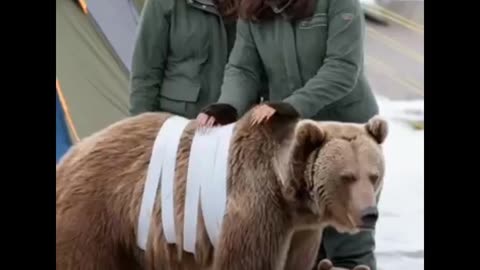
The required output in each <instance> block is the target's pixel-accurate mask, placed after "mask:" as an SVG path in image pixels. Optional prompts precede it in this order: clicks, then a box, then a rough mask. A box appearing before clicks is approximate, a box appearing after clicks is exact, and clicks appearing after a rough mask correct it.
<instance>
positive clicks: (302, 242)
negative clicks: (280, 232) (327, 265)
mask: <svg viewBox="0 0 480 270" xmlns="http://www.w3.org/2000/svg"><path fill="white" fill-rule="evenodd" d="M321 240H322V230H303V231H298V232H295V233H294V234H293V236H292V240H291V242H290V249H289V251H288V256H287V262H286V264H285V270H297V269H305V270H309V269H313V267H314V266H315V263H316V259H317V254H318V250H319V248H320V243H321Z"/></svg>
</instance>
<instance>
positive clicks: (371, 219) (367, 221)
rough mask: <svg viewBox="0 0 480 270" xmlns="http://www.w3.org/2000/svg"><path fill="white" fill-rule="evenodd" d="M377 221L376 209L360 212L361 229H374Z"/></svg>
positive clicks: (371, 208) (369, 208) (370, 208)
mask: <svg viewBox="0 0 480 270" xmlns="http://www.w3.org/2000/svg"><path fill="white" fill-rule="evenodd" d="M377 220H378V209H377V207H368V208H367V209H365V210H363V211H362V227H363V228H366V229H373V228H375V224H376V223H377Z"/></svg>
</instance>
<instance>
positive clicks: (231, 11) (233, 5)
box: [214, 0, 242, 20]
mask: <svg viewBox="0 0 480 270" xmlns="http://www.w3.org/2000/svg"><path fill="white" fill-rule="evenodd" d="M240 1H242V0H214V3H215V5H216V6H217V8H218V10H219V12H220V14H221V15H222V17H223V18H224V19H226V20H236V19H237V18H238V6H239V5H240Z"/></svg>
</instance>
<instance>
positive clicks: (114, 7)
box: [88, 0, 138, 71]
mask: <svg viewBox="0 0 480 270" xmlns="http://www.w3.org/2000/svg"><path fill="white" fill-rule="evenodd" d="M88 10H89V12H90V14H91V16H92V18H93V20H94V21H95V23H96V24H97V25H98V27H99V28H100V29H99V31H98V32H100V33H102V34H104V35H105V37H106V39H107V40H108V42H109V43H110V44H111V46H112V47H113V50H114V51H115V52H116V53H117V54H118V56H119V58H120V59H121V61H122V63H123V65H124V66H125V68H127V69H128V70H129V71H130V65H131V59H132V54H133V46H134V43H135V33H136V27H137V21H138V11H137V8H136V7H135V4H134V3H133V2H132V0H102V1H89V2H88Z"/></svg>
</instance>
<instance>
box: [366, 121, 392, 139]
mask: <svg viewBox="0 0 480 270" xmlns="http://www.w3.org/2000/svg"><path fill="white" fill-rule="evenodd" d="M366 128H367V131H368V133H369V134H370V135H371V136H372V137H373V138H374V139H375V141H376V142H377V143H378V144H382V143H383V142H384V141H385V139H386V138H387V135H388V123H387V121H386V120H385V119H383V118H381V117H379V116H374V117H372V118H371V119H370V120H369V121H368V122H367V124H366Z"/></svg>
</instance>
